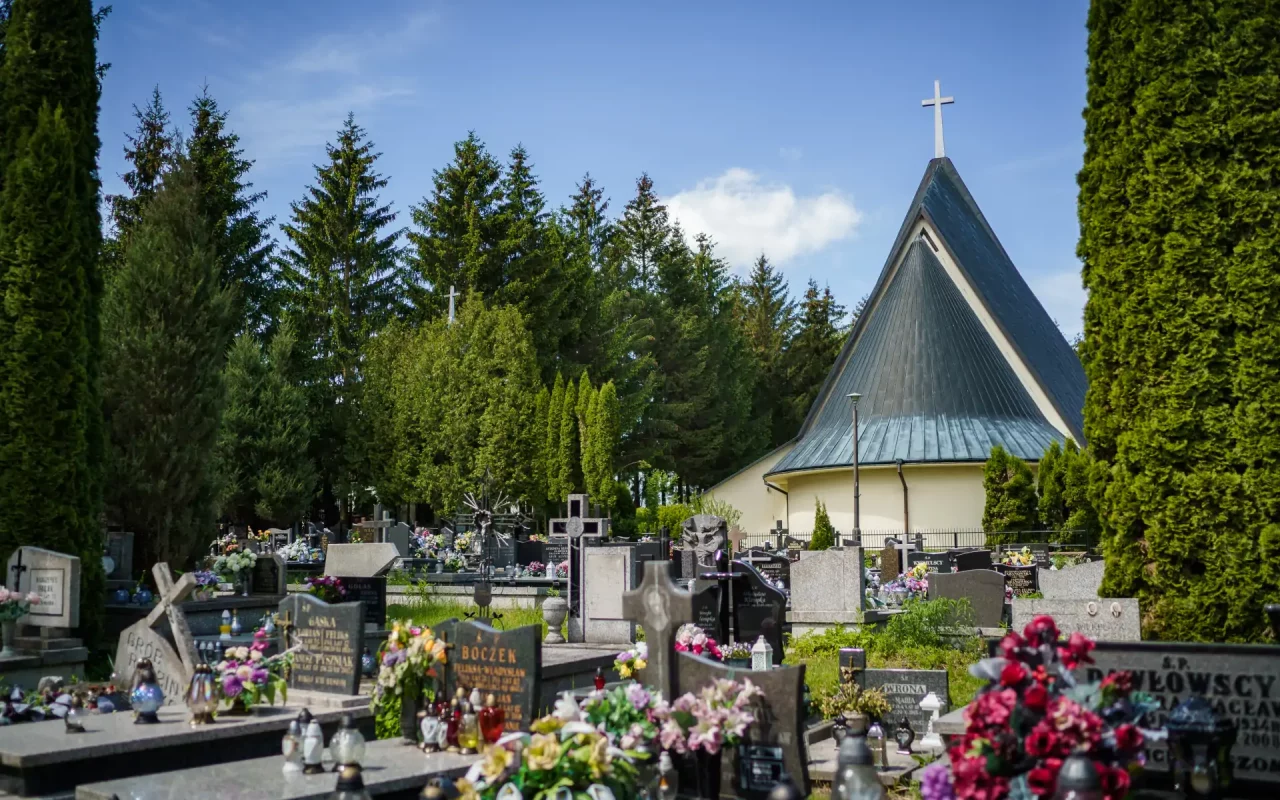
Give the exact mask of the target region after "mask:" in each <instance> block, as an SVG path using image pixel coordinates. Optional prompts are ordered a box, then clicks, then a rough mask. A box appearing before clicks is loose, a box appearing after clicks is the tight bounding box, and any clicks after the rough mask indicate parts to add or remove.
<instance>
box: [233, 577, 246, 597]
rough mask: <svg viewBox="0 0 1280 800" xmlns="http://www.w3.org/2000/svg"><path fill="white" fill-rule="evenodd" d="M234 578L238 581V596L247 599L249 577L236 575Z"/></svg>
mask: <svg viewBox="0 0 1280 800" xmlns="http://www.w3.org/2000/svg"><path fill="white" fill-rule="evenodd" d="M236 577H237V578H239V579H240V596H241V597H248V596H249V576H248V575H243V576H241V575H237V576H236Z"/></svg>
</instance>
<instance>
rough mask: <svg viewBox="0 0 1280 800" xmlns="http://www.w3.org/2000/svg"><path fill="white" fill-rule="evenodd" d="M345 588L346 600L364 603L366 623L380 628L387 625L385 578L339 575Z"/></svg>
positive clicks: (376, 628) (377, 628)
mask: <svg viewBox="0 0 1280 800" xmlns="http://www.w3.org/2000/svg"><path fill="white" fill-rule="evenodd" d="M339 577H340V579H341V581H342V585H343V587H344V588H345V589H346V590H347V602H348V603H355V602H360V603H363V604H364V621H365V624H366V625H371V626H374V629H375V630H382V629H383V628H385V627H386V626H387V579H386V578H384V577H381V576H379V577H376V578H352V577H347V576H339Z"/></svg>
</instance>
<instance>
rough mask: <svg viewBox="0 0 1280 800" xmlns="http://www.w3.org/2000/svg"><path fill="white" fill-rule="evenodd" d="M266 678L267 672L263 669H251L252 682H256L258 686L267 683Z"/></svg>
mask: <svg viewBox="0 0 1280 800" xmlns="http://www.w3.org/2000/svg"><path fill="white" fill-rule="evenodd" d="M267 678H268V674H267V671H266V670H265V669H262V668H258V669H255V670H254V671H253V682H254V683H256V684H258V685H259V686H265V685H266V683H267Z"/></svg>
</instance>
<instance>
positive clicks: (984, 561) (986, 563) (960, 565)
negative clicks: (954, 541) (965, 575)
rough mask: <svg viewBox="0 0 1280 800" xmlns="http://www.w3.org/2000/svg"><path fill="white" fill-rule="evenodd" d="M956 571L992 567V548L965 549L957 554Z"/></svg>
mask: <svg viewBox="0 0 1280 800" xmlns="http://www.w3.org/2000/svg"><path fill="white" fill-rule="evenodd" d="M955 563H956V572H968V571H969V570H974V569H991V551H990V550H964V551H962V552H959V553H956V555H955Z"/></svg>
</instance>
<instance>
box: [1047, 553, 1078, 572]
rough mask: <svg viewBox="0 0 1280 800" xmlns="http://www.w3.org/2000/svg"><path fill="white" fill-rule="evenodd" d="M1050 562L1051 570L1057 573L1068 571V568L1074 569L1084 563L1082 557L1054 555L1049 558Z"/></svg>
mask: <svg viewBox="0 0 1280 800" xmlns="http://www.w3.org/2000/svg"><path fill="white" fill-rule="evenodd" d="M1049 562H1050V566H1049V569H1050V570H1054V571H1056V570H1060V569H1066V568H1067V567H1074V566H1077V565H1079V564H1082V563H1084V559H1083V558H1081V557H1080V556H1060V555H1054V556H1050V557H1049Z"/></svg>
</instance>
